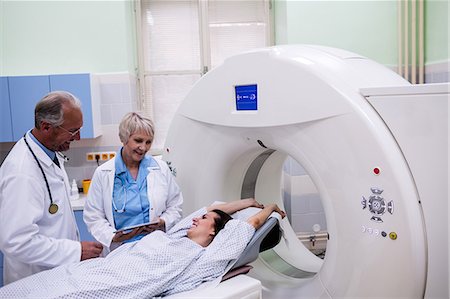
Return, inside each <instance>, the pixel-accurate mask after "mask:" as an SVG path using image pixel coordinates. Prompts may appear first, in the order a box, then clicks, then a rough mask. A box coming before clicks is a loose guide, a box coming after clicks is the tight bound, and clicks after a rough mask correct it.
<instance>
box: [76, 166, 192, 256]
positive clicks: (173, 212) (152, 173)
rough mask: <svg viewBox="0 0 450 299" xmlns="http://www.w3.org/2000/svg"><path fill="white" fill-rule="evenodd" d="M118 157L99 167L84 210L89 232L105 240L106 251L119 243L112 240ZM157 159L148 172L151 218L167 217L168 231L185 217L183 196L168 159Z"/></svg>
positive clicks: (99, 239)
mask: <svg viewBox="0 0 450 299" xmlns="http://www.w3.org/2000/svg"><path fill="white" fill-rule="evenodd" d="M115 161H116V159H115V158H113V159H111V160H109V161H107V162H106V163H104V164H102V165H101V166H99V167H98V168H97V169H96V170H95V173H94V176H93V178H92V181H91V185H90V187H89V192H88V196H87V199H86V204H85V206H84V212H83V218H84V222H85V223H86V225H87V227H88V230H89V232H90V233H91V234H92V236H93V237H94V238H95V239H96V240H97V241H98V242H100V243H102V244H103V248H104V250H103V255H107V254H108V253H109V252H110V251H111V250H113V249H114V247H115V246H117V245H118V244H114V243H112V238H113V237H114V234H115V233H114V232H115V231H116V228H115V226H114V216H113V210H112V194H113V189H114V177H115V173H116V170H115ZM155 161H156V162H157V164H158V166H150V167H148V171H149V173H148V175H147V198H148V199H149V203H150V211H149V214H150V215H149V219H150V221H152V220H154V219H156V218H157V217H160V218H162V219H164V221H165V225H166V231H168V230H169V229H170V228H171V227H172V226H174V225H175V224H176V223H177V222H178V221H179V220H180V219H181V212H182V211H181V205H182V204H183V196H182V194H181V191H180V188H179V187H178V185H177V183H176V182H175V178H174V176H173V175H172V173H171V171H170V169H169V167H168V166H167V164H166V162H164V161H162V160H160V159H155Z"/></svg>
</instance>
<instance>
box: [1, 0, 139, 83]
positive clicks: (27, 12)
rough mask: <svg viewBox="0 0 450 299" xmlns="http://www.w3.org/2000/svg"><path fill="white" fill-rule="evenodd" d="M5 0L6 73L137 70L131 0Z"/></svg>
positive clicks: (3, 39) (3, 54)
mask: <svg viewBox="0 0 450 299" xmlns="http://www.w3.org/2000/svg"><path fill="white" fill-rule="evenodd" d="M1 1H2V3H1V6H0V8H2V10H1V15H0V16H1V25H2V28H1V35H0V38H1V52H0V55H1V56H0V58H1V63H2V67H1V73H0V75H3V76H7V75H32V74H47V73H79V72H97V73H99V72H124V71H130V72H134V69H135V65H136V63H135V61H136V55H135V53H136V51H135V31H134V29H133V28H134V25H133V24H134V16H133V14H132V13H133V10H132V2H131V1H127V0H120V1H17V0H16V1H9V0H1Z"/></svg>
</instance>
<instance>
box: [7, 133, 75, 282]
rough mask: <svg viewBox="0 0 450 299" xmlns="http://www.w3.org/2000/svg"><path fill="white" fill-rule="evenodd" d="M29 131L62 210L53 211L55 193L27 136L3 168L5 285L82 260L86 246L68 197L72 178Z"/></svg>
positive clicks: (55, 198)
mask: <svg viewBox="0 0 450 299" xmlns="http://www.w3.org/2000/svg"><path fill="white" fill-rule="evenodd" d="M29 134H30V132H28V133H27V141H28V144H29V145H30V147H31V149H32V150H33V151H34V153H35V155H36V157H37V159H38V160H39V162H40V164H41V166H42V169H43V170H44V172H45V175H46V176H47V180H48V183H49V186H50V190H51V192H52V197H53V202H54V203H55V204H57V205H58V207H59V209H58V212H57V213H55V214H50V213H49V211H48V208H49V206H50V197H49V194H48V190H47V187H46V184H45V181H44V177H43V175H42V172H41V171H40V170H39V166H38V164H37V162H36V160H35V159H34V158H33V155H32V154H31V152H30V150H29V149H28V147H27V146H26V144H25V142H24V140H23V138H22V139H20V140H19V141H18V142H17V143H16V144H15V145H14V147H13V148H12V150H11V152H10V153H9V155H8V156H7V157H6V159H5V161H4V162H3V164H2V166H1V168H0V250H1V251H2V252H3V254H4V258H3V267H4V269H3V271H4V277H3V280H4V284H7V283H10V282H13V281H16V280H18V279H20V278H23V277H26V276H29V275H31V274H34V273H37V272H40V271H43V270H47V269H50V268H53V267H56V266H59V265H63V264H68V263H74V262H79V261H80V258H81V244H80V242H79V233H78V229H77V225H76V221H75V216H74V214H73V211H72V207H71V205H70V201H69V190H70V187H69V180H68V178H67V173H66V171H65V169H64V163H63V160H62V159H59V157H58V159H59V163H60V165H61V168H59V167H58V166H56V165H55V164H54V163H53V161H52V160H51V159H50V158H49V157H48V155H47V154H46V153H45V152H44V151H43V150H42V149H41V148H40V147H39V145H37V144H36V143H35V142H34V141H33V139H31V137H30V136H29Z"/></svg>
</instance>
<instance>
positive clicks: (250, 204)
mask: <svg viewBox="0 0 450 299" xmlns="http://www.w3.org/2000/svg"><path fill="white" fill-rule="evenodd" d="M242 200H245V201H247V205H248V207H255V208H260V209H264V205H263V204H260V203H259V202H257V201H256V199H254V198H253V197H249V198H245V199H242Z"/></svg>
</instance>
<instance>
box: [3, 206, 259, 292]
mask: <svg viewBox="0 0 450 299" xmlns="http://www.w3.org/2000/svg"><path fill="white" fill-rule="evenodd" d="M205 213H206V208H203V209H200V210H198V211H197V212H194V213H192V214H191V215H190V216H188V217H186V218H184V219H183V220H182V221H180V222H179V223H178V224H177V225H175V226H174V227H173V228H172V229H171V230H169V232H167V233H164V232H162V231H155V232H153V233H151V234H149V235H147V236H146V237H144V238H142V239H141V240H140V241H138V242H133V243H128V244H124V245H122V246H120V247H119V248H118V249H116V250H115V251H113V252H111V253H110V254H109V255H108V256H107V257H105V258H95V259H90V260H86V261H83V262H80V263H77V264H72V265H66V266H60V267H57V268H55V269H52V270H48V271H44V272H41V273H38V274H35V275H32V276H29V277H27V278H24V279H21V280H19V281H16V282H14V283H11V284H9V285H6V286H5V287H3V288H0V298H152V297H154V296H166V295H170V294H175V293H178V292H183V291H189V290H192V289H194V288H196V287H197V286H198V285H200V284H201V283H202V282H206V281H212V280H214V279H216V278H218V277H221V276H222V275H223V274H224V271H225V269H226V268H227V265H228V264H230V262H231V261H233V260H235V259H237V258H238V257H239V256H240V254H241V253H242V251H243V250H244V249H245V246H246V245H247V243H248V241H249V240H250V239H251V237H252V236H253V233H254V232H255V229H254V228H253V226H251V225H250V224H248V223H246V222H244V221H241V220H230V221H229V222H228V223H227V224H226V225H225V228H224V229H223V230H222V231H220V233H219V234H217V236H216V237H215V238H214V240H213V242H212V243H211V244H210V245H209V246H208V247H202V246H200V245H198V244H197V243H195V242H193V241H191V240H190V239H189V238H187V237H186V234H187V230H188V229H189V228H190V227H191V225H192V219H193V218H194V217H199V216H201V215H203V214H205Z"/></svg>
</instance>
